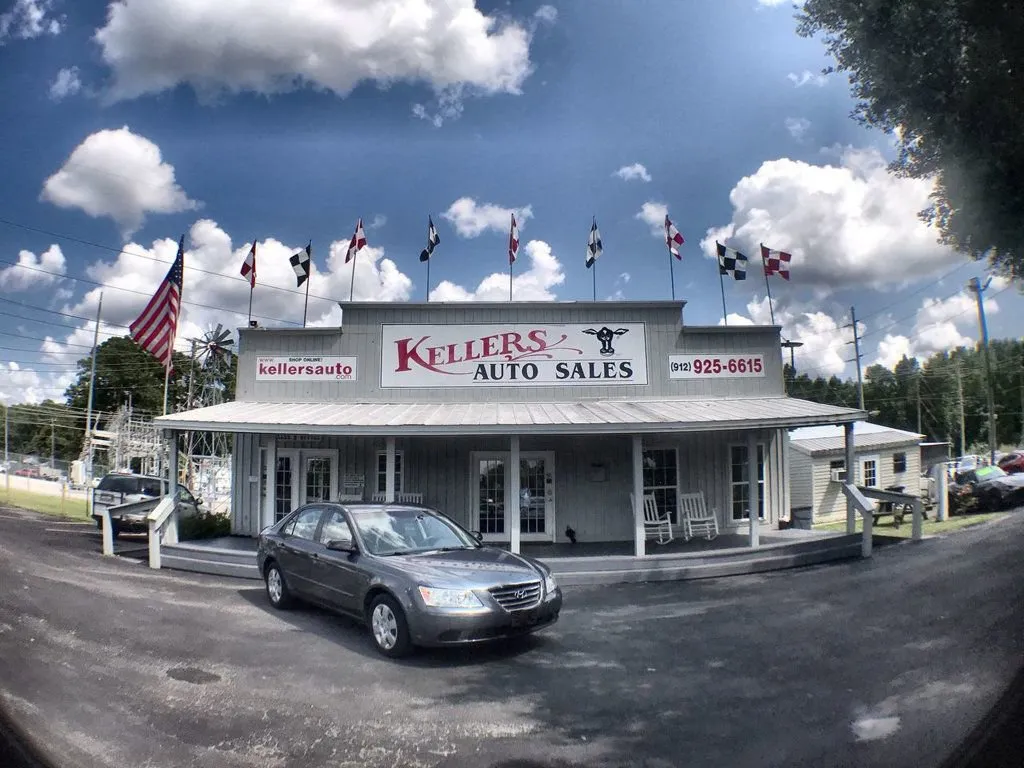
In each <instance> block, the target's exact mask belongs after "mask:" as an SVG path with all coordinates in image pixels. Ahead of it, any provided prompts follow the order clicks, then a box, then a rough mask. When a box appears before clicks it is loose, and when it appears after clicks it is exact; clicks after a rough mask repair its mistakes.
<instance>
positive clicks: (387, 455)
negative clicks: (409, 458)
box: [384, 437, 395, 504]
mask: <svg viewBox="0 0 1024 768" xmlns="http://www.w3.org/2000/svg"><path fill="white" fill-rule="evenodd" d="M384 472H385V473H386V474H387V477H386V478H385V480H384V501H385V502H387V503H388V504H390V503H392V502H393V501H394V500H395V438H393V437H386V438H384Z"/></svg>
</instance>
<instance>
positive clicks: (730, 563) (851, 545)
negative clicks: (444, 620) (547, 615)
mask: <svg viewBox="0 0 1024 768" xmlns="http://www.w3.org/2000/svg"><path fill="white" fill-rule="evenodd" d="M860 552H861V550H860V542H859V540H858V541H856V542H847V543H844V544H842V545H831V546H827V547H819V548H818V549H812V550H803V551H797V552H794V551H791V550H789V549H783V550H776V551H775V552H762V553H760V554H753V553H752V552H751V551H749V550H748V551H747V552H745V553H743V554H732V555H731V556H725V557H722V556H720V557H717V558H694V557H680V558H674V557H673V558H669V557H666V558H665V559H658V560H652V559H646V560H642V561H641V560H636V559H634V560H633V563H632V564H629V565H623V564H616V567H614V568H600V567H596V566H598V565H600V564H599V563H594V564H593V565H594V566H595V567H589V566H588V565H584V564H582V563H580V562H579V561H578V560H577V561H575V563H574V564H573V565H575V566H576V567H572V565H570V564H569V563H564V564H561V563H559V564H556V561H554V560H552V561H549V562H548V564H549V565H551V566H552V571H553V572H554V574H555V576H556V578H557V579H558V583H559V584H562V585H564V586H584V585H597V584H626V583H636V582H645V581H687V580H691V579H713V578H719V577H722V576H738V575H741V574H750V573H765V572H767V571H779V570H785V569H787V568H799V567H802V566H808V565H818V564H821V563H829V562H835V561H837V560H848V559H853V558H858V557H860Z"/></svg>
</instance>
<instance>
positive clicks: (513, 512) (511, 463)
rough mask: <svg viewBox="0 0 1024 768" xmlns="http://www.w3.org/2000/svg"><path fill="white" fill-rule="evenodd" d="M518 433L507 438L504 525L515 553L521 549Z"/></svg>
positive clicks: (510, 546)
mask: <svg viewBox="0 0 1024 768" xmlns="http://www.w3.org/2000/svg"><path fill="white" fill-rule="evenodd" d="M519 456H520V453H519V435H512V437H511V439H510V440H509V460H508V473H509V474H508V495H509V499H508V505H507V506H506V507H505V527H506V528H508V543H509V549H511V550H512V551H513V552H515V553H516V554H517V555H518V554H519V552H520V550H521V549H522V528H521V526H522V522H520V518H521V514H522V505H521V504H522V503H521V501H520V499H519V493H520V487H519V482H520V480H521V478H520V468H519Z"/></svg>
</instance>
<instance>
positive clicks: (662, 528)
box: [629, 493, 675, 544]
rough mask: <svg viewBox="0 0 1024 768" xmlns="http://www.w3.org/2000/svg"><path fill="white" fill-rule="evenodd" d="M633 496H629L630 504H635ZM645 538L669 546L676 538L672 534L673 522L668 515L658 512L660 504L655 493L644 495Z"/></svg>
mask: <svg viewBox="0 0 1024 768" xmlns="http://www.w3.org/2000/svg"><path fill="white" fill-rule="evenodd" d="M634 499H635V497H634V496H633V494H632V493H631V494H629V500H630V504H631V505H632V504H633V503H635V501H634ZM644 538H645V539H654V540H656V541H657V542H658V543H659V544H668V543H669V542H670V541H672V540H673V539H674V538H675V536H674V535H673V533H672V520H671V519H670V518H669V516H668V515H662V514H660V513H659V512H658V502H657V501H656V500H655V498H654V494H653V493H645V494H644Z"/></svg>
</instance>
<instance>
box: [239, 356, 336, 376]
mask: <svg viewBox="0 0 1024 768" xmlns="http://www.w3.org/2000/svg"><path fill="white" fill-rule="evenodd" d="M355 380H356V358H354V357H317V356H309V355H301V356H295V357H264V356H259V357H257V358H256V381H355Z"/></svg>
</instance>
